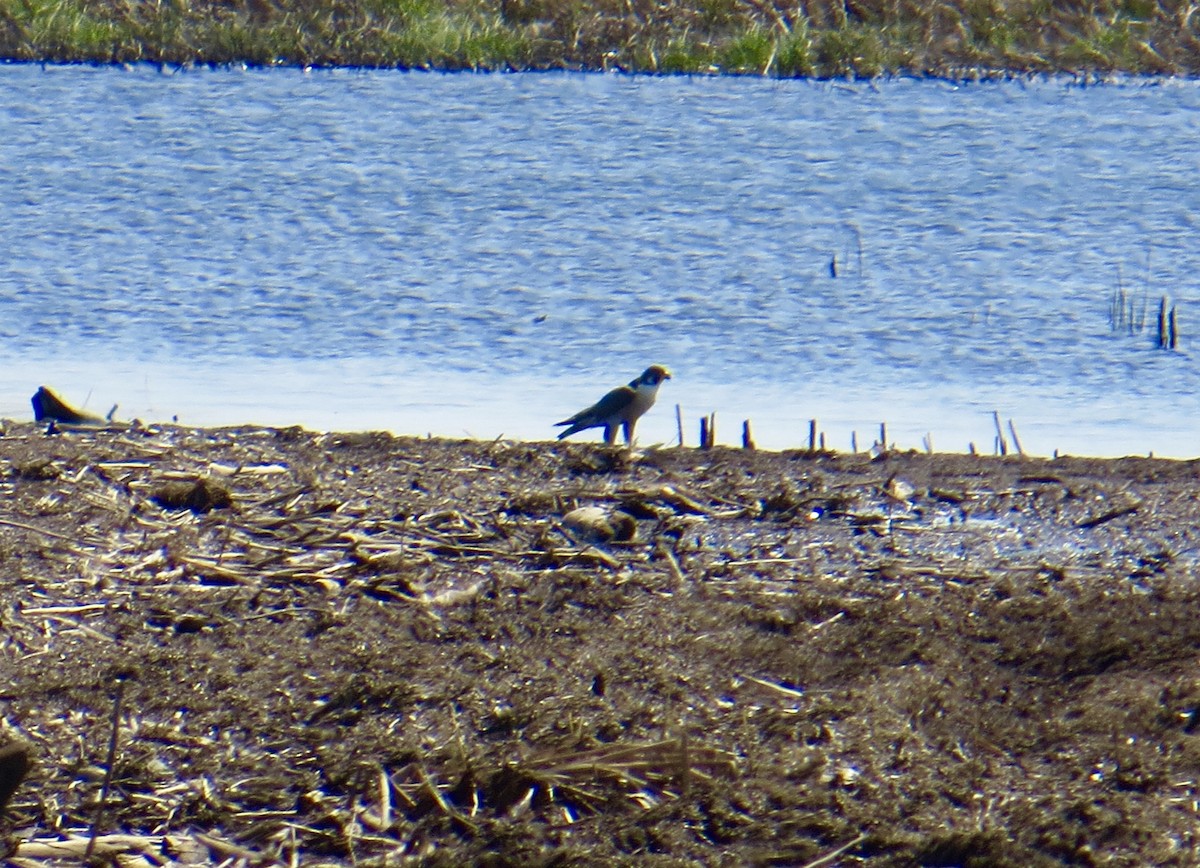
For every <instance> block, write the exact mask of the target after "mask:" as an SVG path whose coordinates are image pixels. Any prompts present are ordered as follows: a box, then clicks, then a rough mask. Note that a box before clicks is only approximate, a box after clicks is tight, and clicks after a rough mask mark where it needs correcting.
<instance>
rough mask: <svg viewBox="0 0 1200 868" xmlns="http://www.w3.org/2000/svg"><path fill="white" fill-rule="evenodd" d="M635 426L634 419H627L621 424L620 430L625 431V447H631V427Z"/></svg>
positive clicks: (635, 421)
mask: <svg viewBox="0 0 1200 868" xmlns="http://www.w3.org/2000/svg"><path fill="white" fill-rule="evenodd" d="M636 424H637V420H636V419H627V420H625V421H624V422H622V423H621V428H622V429H624V431H625V445H626V446H632V445H633V426H634V425H636Z"/></svg>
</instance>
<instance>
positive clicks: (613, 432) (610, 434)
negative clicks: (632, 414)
mask: <svg viewBox="0 0 1200 868" xmlns="http://www.w3.org/2000/svg"><path fill="white" fill-rule="evenodd" d="M616 440H617V426H616V425H605V426H604V445H605V446H612V445H613V443H615V442H616Z"/></svg>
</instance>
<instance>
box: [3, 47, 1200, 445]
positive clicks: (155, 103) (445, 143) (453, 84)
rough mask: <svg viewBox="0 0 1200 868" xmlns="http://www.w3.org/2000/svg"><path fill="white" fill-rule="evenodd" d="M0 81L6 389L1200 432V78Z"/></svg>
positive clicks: (833, 426) (783, 424)
mask: <svg viewBox="0 0 1200 868" xmlns="http://www.w3.org/2000/svg"><path fill="white" fill-rule="evenodd" d="M0 76H2V77H3V85H4V86H3V88H2V89H0V117H3V118H4V128H5V131H6V134H5V136H4V137H2V138H0V165H3V166H5V167H7V168H6V170H5V174H6V178H5V183H4V184H0V205H2V207H3V213H4V214H5V223H6V225H5V231H4V232H3V233H0V253H2V254H3V262H4V268H3V269H2V270H0V339H2V340H0V347H2V349H0V354H2V357H0V361H2V362H3V368H2V369H0V370H2V373H0V415H4V416H16V417H22V418H24V417H26V416H27V414H28V397H29V395H31V394H32V393H33V391H34V389H35V388H36V387H37V386H38V385H39V384H42V383H45V384H48V385H51V386H52V387H55V388H57V389H59V390H60V391H62V392H63V393H64V395H65V396H66V397H68V398H69V399H73V400H74V401H76V402H78V403H87V404H88V405H89V406H90V408H91V409H94V410H99V411H101V412H104V411H106V410H107V409H108V407H109V406H110V405H111V404H113V403H116V404H118V405H120V412H121V414H122V415H126V416H135V415H136V416H141V417H149V418H162V419H168V418H172V417H178V418H179V419H180V420H181V421H187V422H191V423H195V424H224V423H240V422H261V423H265V424H293V423H298V424H305V425H308V426H311V427H321V428H327V427H336V428H384V429H391V430H396V431H399V432H403V433H435V434H449V435H462V434H466V435H470V436H477V437H494V436H499V435H502V434H503V435H507V436H516V437H523V438H541V437H547V436H550V435H552V434H553V432H554V429H553V428H552V426H551V423H552V422H554V421H556V420H557V419H560V418H563V417H564V416H566V415H568V414H570V413H571V412H574V411H575V410H577V409H579V408H580V407H581V406H583V405H584V404H585V403H588V402H590V401H592V400H594V399H596V398H598V397H599V396H600V394H602V393H603V391H604V390H606V389H607V388H610V387H611V386H613V385H616V384H618V383H620V382H623V381H625V380H628V379H629V378H631V377H632V376H634V375H635V374H636V373H638V372H639V371H640V370H641V369H642V368H643V367H644V366H645V365H646V364H648V363H650V362H661V363H664V364H667V365H669V366H670V367H671V368H672V369H673V370H674V371H675V374H676V376H675V378H674V379H673V380H672V381H671V382H670V383H668V384H667V386H666V387H665V388H664V391H663V393H662V398H661V402H660V406H659V407H657V408H656V409H655V410H654V411H653V412H652V414H651V415H650V416H649V417H647V419H646V420H645V421H644V422H643V423H642V426H641V428H640V435H641V440H642V441H643V442H644V443H652V442H671V441H674V440H675V439H676V437H677V430H676V420H675V413H674V404H676V403H678V404H680V405H681V407H682V413H683V416H684V419H685V420H686V429H685V434H686V436H687V437H688V439H689V440H690V441H692V442H694V440H695V428H696V420H697V419H698V418H699V416H700V415H702V414H707V413H710V412H714V411H715V412H716V413H717V415H718V439H719V440H722V441H725V442H736V441H737V440H738V438H739V435H740V423H741V420H742V419H747V418H748V419H751V420H752V422H753V424H754V433H755V436H756V439H757V440H758V443H759V445H760V446H765V447H773V448H779V447H786V446H794V445H801V444H803V443H804V442H806V439H807V432H808V420H809V419H813V418H815V419H817V420H818V421H819V424H820V427H821V430H822V431H824V432H826V435H827V438H828V445H829V446H831V447H834V448H838V449H846V448H849V447H850V444H851V442H852V440H853V441H854V442H857V443H858V444H859V445H860V447H864V448H865V447H866V446H869V445H870V443H871V442H872V441H873V440H874V439H875V438H876V437H877V435H878V429H879V423H880V422H886V423H887V424H888V432H889V439H890V440H891V441H892V442H895V443H897V444H899V445H901V446H904V447H917V448H920V447H921V446H922V445H923V441H928V442H930V443H931V444H932V445H933V447H934V448H938V449H947V450H955V451H961V450H965V449H967V448H968V445H969V444H971V443H974V444H975V445H976V446H977V448H979V449H980V450H981V451H991V449H992V447H993V441H994V438H995V431H994V422H993V417H992V412H993V411H997V412H998V413H999V414H1000V417H1001V419H1002V420H1003V422H1004V423H1005V431H1006V434H1007V433H1008V429H1007V421H1008V420H1010V419H1011V420H1013V422H1014V425H1015V427H1016V428H1017V430H1018V432H1019V436H1020V438H1021V441H1022V445H1023V446H1024V448H1025V449H1026V450H1027V451H1031V452H1035V453H1040V454H1049V453H1050V452H1052V451H1054V450H1056V449H1058V450H1062V451H1067V452H1073V453H1087V454H1119V453H1127V452H1136V453H1145V452H1150V451H1153V452H1155V453H1156V454H1170V455H1191V454H1194V453H1195V451H1196V448H1195V446H1194V445H1193V444H1194V443H1195V442H1196V438H1195V436H1194V434H1193V430H1194V427H1195V421H1196V419H1197V418H1198V415H1200V414H1198V411H1200V406H1198V405H1197V399H1196V397H1195V395H1194V384H1195V382H1196V381H1197V374H1198V373H1200V372H1198V371H1197V370H1196V368H1197V361H1196V354H1195V352H1194V351H1193V347H1194V343H1193V341H1192V338H1191V331H1192V329H1193V328H1197V329H1200V326H1197V325H1196V324H1198V323H1200V316H1197V315H1196V314H1194V313H1193V310H1194V305H1193V304H1192V302H1193V301H1194V298H1195V290H1194V287H1193V284H1194V280H1195V277H1194V276H1195V275H1196V274H1197V273H1200V268H1198V267H1197V266H1198V265H1200V262H1198V261H1197V260H1198V259H1200V248H1197V245H1196V244H1195V243H1194V239H1195V237H1196V230H1197V216H1198V214H1200V185H1197V184H1196V183H1195V178H1196V177H1197V169H1198V168H1200V152H1197V151H1196V149H1195V147H1194V142H1195V140H1196V133H1197V124H1198V122H1197V118H1200V114H1198V113H1197V110H1198V109H1200V86H1198V85H1197V84H1195V83H1191V82H1177V81H1167V82H1161V83H1153V84H1152V83H1143V82H1130V83H1128V84H1125V85H1114V86H1105V87H1099V88H1081V87H1076V86H1073V85H1072V84H1071V83H1070V82H1068V81H1063V80H1058V81H1042V82H1034V83H1029V82H1026V83H1021V82H1010V83H1003V84H1000V83H997V84H988V85H971V86H963V87H959V86H954V85H952V84H948V83H945V82H934V81H910V80H895V81H888V82H881V83H869V84H846V83H808V82H771V81H758V80H743V79H707V78H702V79H692V78H629V77H617V76H600V75H587V76H585V75H565V74H563V75H557V74H556V75H486V76H478V75H430V74H404V73H396V72H325V73H308V74H303V73H299V72H296V71H290V70H273V71H255V72H245V71H237V70H225V71H189V72H182V73H174V74H160V73H158V72H156V71H153V70H151V69H149V68H139V69H134V70H132V71H127V70H120V69H92V68H75V67H71V68H46V69H43V68H40V67H36V66H8V67H3V68H0ZM831 263H832V264H833V265H834V268H833V269H831V267H830V266H831ZM834 271H836V276H834V274H833V272H834ZM1119 287H1120V288H1124V289H1126V290H1127V291H1128V292H1129V293H1130V295H1131V297H1132V298H1134V299H1135V302H1136V303H1137V304H1138V305H1140V304H1141V303H1142V299H1143V298H1144V299H1145V300H1146V304H1147V305H1148V306H1149V308H1150V310H1151V311H1153V306H1154V305H1155V304H1156V303H1157V300H1158V298H1159V297H1161V296H1163V295H1166V296H1169V297H1170V299H1171V300H1172V303H1174V304H1175V305H1176V306H1177V309H1178V311H1179V320H1180V324H1181V332H1182V337H1183V340H1182V345H1181V348H1180V350H1178V351H1176V352H1164V351H1160V350H1158V349H1156V348H1154V347H1153V345H1152V340H1151V336H1150V335H1149V334H1147V333H1140V334H1138V335H1135V336H1129V335H1127V334H1115V333H1113V332H1112V330H1111V329H1110V327H1109V322H1108V312H1109V298H1110V296H1111V294H1112V293H1113V292H1114V291H1115V290H1116V289H1118V288H1119ZM1193 317H1196V318H1195V319H1193ZM1197 333H1198V334H1200V330H1198V331H1197Z"/></svg>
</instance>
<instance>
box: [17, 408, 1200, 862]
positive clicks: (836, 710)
mask: <svg viewBox="0 0 1200 868" xmlns="http://www.w3.org/2000/svg"><path fill="white" fill-rule="evenodd" d="M1196 473H1197V465H1196V464H1195V463H1192V462H1172V461H1164V460H1151V459H1124V460H1084V459H1070V458H1063V459H1058V460H1038V459H1023V458H1007V459H1000V458H982V457H979V458H977V457H968V456H954V455H934V456H929V455H917V454H904V455H892V456H888V457H885V458H880V459H876V460H872V459H870V458H869V457H868V456H863V455H859V456H850V455H807V454H805V453H799V452H794V453H764V452H743V451H734V450H724V449H717V450H713V451H708V452H701V451H698V450H690V449H688V450H679V449H665V450H651V451H647V452H645V453H643V454H641V455H637V456H634V457H629V456H627V455H626V454H625V453H623V452H621V451H614V452H606V451H604V450H602V449H600V448H598V447H595V446H591V445H588V444H573V445H561V444H554V445H551V444H545V443H510V442H477V441H467V442H452V441H445V440H423V439H415V438H407V437H392V436H390V435H387V434H316V433H311V432H307V431H303V430H300V429H287V430H264V429H237V430H232V429H230V430H211V431H197V430H190V429H182V428H173V427H154V428H149V429H134V430H128V431H106V432H91V433H67V434H59V435H53V436H47V435H45V434H44V433H42V431H41V429H40V428H35V427H33V426H28V425H15V424H11V423H9V424H8V425H7V427H6V430H5V432H4V434H3V436H0V485H2V488H3V498H4V504H5V505H4V508H3V510H2V511H0V565H2V567H3V569H2V570H0V604H2V608H0V619H2V620H0V623H2V625H3V626H2V630H0V639H2V643H3V644H2V648H0V655H2V659H3V665H2V669H0V743H4V742H9V741H12V740H14V739H20V740H23V741H24V742H27V743H28V744H29V745H30V748H31V752H32V755H33V767H32V770H31V772H30V774H29V777H28V778H27V779H26V781H25V782H24V783H23V784H22V785H21V787H20V788H19V789H18V790H17V792H16V794H15V796H14V797H13V799H12V803H11V804H10V806H9V809H8V812H7V820H6V823H5V828H7V829H8V830H9V840H10V842H11V845H12V846H13V847H16V848H17V852H16V858H17V859H24V861H23V862H20V863H18V864H26V865H32V864H48V863H50V862H52V861H53V859H54V856H55V851H54V850H52V849H47V848H49V847H51V845H52V844H53V845H54V846H57V847H60V848H61V847H66V848H67V850H66V851H61V850H60V851H59V852H66V853H68V855H65V856H64V858H63V861H64V864H67V863H69V864H78V861H79V855H78V854H79V852H80V851H81V849H82V847H83V846H84V844H83V842H82V841H81V840H80V839H83V838H86V837H87V836H88V835H89V833H90V831H91V829H92V828H93V826H95V828H96V831H97V833H98V835H99V836H100V837H99V840H98V843H97V844H96V845H95V849H96V852H97V853H99V854H101V855H103V856H105V857H106V858H108V857H110V856H111V857H112V858H118V856H114V855H113V854H119V860H123V861H121V862H120V864H129V865H158V864H165V863H167V862H168V861H169V860H176V861H177V862H179V863H182V864H207V863H213V864H216V863H221V862H225V863H226V864H232V863H233V862H236V861H237V860H238V859H243V860H244V862H243V864H268V865H269V864H275V863H277V862H278V863H282V864H304V865H317V864H329V865H351V864H354V865H359V866H363V865H384V864H388V865H393V864H401V863H403V864H410V863H411V864H424V865H462V864H491V865H538V864H555V865H612V864H635V863H636V864H639V865H643V864H650V865H682V864H707V865H806V864H810V863H816V862H817V860H820V859H821V858H822V857H824V856H829V855H832V854H834V853H835V851H837V850H839V849H840V848H843V847H844V846H845V845H850V846H849V847H847V848H846V849H845V850H844V851H843V852H842V853H841V854H840V856H838V857H835V858H834V859H832V860H830V861H827V862H823V863H818V864H841V865H871V866H892V865H895V866H902V865H931V866H932V865H981V866H982V865H988V866H1005V865H1011V866H1039V865H1062V864H1070V865H1100V864H1103V865H1129V866H1134V865H1137V866H1142V865H1148V864H1154V865H1195V864H1197V862H1198V860H1200V843H1198V841H1197V829H1198V828H1200V824H1198V822H1197V820H1198V816H1197V815H1198V808H1197V804H1198V803H1197V799H1198V798H1200V796H1198V787H1197V781H1196V776H1197V768H1200V732H1197V731H1196V730H1197V727H1198V725H1200V717H1198V711H1197V709H1198V708H1200V668H1198V667H1197V657H1198V654H1197V648H1198V647H1200V646H1198V643H1200V619H1197V617H1196V611H1197V607H1198V604H1200V590H1198V589H1197V584H1196V579H1195V572H1196V559H1197V551H1198V550H1200V548H1198V542H1197V538H1198V534H1197V527H1198V524H1200V522H1198V520H1197V518H1198V513H1200V511H1198V508H1197V500H1196V494H1195V492H1196V483H1195V479H1196ZM201 481H202V482H203V484H198V483H199V482H201ZM576 507H599V508H601V509H602V510H603V511H604V513H605V514H607V513H610V512H611V511H613V510H620V511H621V513H622V516H618V519H619V520H617V521H614V522H612V524H614V525H615V531H616V532H617V535H618V537H623V536H629V535H630V534H631V533H632V537H631V538H630V539H627V540H625V541H617V540H612V541H608V542H604V541H600V542H594V541H589V540H593V539H597V537H595V536H594V534H596V533H600V532H602V530H597V528H596V526H595V525H594V523H588V522H587V520H588V519H589V518H594V517H595V511H590V512H589V511H585V512H584V513H575V514H573V515H569V514H570V513H571V511H572V510H574V509H575V508H576ZM623 516H629V517H630V518H624V517H623ZM114 710H115V712H116V713H115V716H114ZM114 720H115V721H116V723H117V726H116V728H115V732H116V742H115V750H114V752H113V754H112V756H113V763H112V766H111V774H110V773H109V772H110V767H109V763H108V755H109V750H110V739H111V738H112V735H113V732H114V727H113V722H114ZM106 779H107V796H106V798H105V799H104V800H103V801H101V796H102V794H103V793H104V792H105V786H106ZM72 839H73V840H74V843H71V841H72ZM63 840H66V841H67V842H68V843H67V844H65V845H64V844H54V842H56V841H63ZM70 848H74V850H71V849H70ZM110 861H111V860H110Z"/></svg>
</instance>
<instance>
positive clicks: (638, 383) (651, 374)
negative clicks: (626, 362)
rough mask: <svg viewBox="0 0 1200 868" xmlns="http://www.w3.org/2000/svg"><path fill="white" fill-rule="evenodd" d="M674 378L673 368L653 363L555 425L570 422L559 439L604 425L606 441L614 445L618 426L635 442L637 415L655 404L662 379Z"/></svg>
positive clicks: (627, 437) (638, 416)
mask: <svg viewBox="0 0 1200 868" xmlns="http://www.w3.org/2000/svg"><path fill="white" fill-rule="evenodd" d="M669 379H671V372H670V371H668V370H667V369H666V368H664V367H663V366H662V365H651V366H650V367H648V368H646V370H644V371H642V375H641V376H640V377H638V378H637V379H636V380H632V381H630V383H629V385H628V386H618V387H617V388H615V389H613V390H612V391H611V392H609V393H608V394H607V395H605V396H604V397H603V398H601V399H600V400H599V401H597V402H596V403H595V404H593V405H592V406H590V407H588V408H587V409H586V410H580V411H579V412H578V413H576V414H575V415H574V416H572V417H571V418H569V419H564V420H562V421H561V422H555V423H554V424H555V425H569V426H570V427H569V428H567V430H566V431H563V432H562V433H561V434H559V435H558V439H559V440H562V439H563V438H564V437H570V436H571V435H572V434H575V433H576V432H578V431H583V430H585V429H587V428H600V427H603V428H604V442H605V444H607V445H609V446H611V445H612V444H613V443H614V442H615V441H616V439H617V428H618V427H619V428H621V429H623V430H624V432H625V442H626V443H632V442H633V428H634V426H635V425H637V421H638V419H640V418H641V417H642V414H644V413H645V412H646V411H647V410H649V409H650V408H651V407H652V406H654V399H655V398H656V397H658V387H659V386H660V385H662V381H663V380H669Z"/></svg>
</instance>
